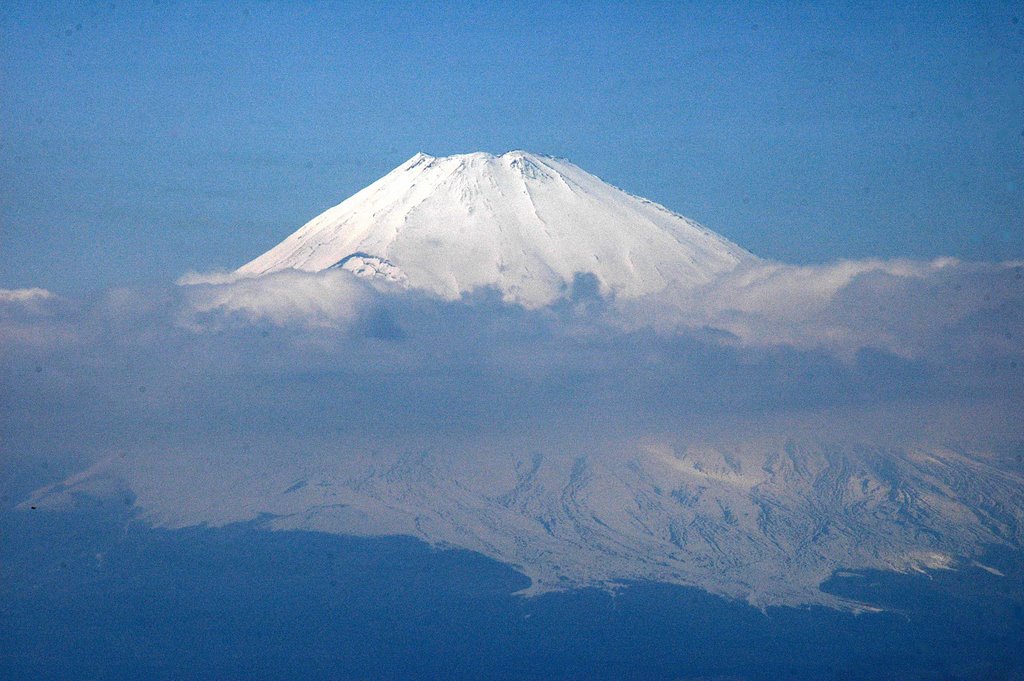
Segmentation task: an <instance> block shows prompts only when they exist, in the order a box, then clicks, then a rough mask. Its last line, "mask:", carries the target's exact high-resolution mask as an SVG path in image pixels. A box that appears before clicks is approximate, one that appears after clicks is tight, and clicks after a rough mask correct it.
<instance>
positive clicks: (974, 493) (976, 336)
mask: <svg viewBox="0 0 1024 681" xmlns="http://www.w3.org/2000/svg"><path fill="white" fill-rule="evenodd" d="M598 290H600V287H599V286H597V285H595V282H593V281H589V280H588V279H587V278H586V277H581V278H579V279H578V280H577V282H576V285H575V286H574V287H572V289H571V290H569V291H567V295H566V299H565V300H563V301H559V302H556V303H555V304H554V305H552V306H550V307H548V308H544V309H539V310H526V309H523V308H521V307H517V306H514V305H508V304H505V303H503V302H502V301H501V296H500V295H499V294H498V293H497V292H494V291H479V292H476V293H474V294H472V295H470V296H467V297H466V298H465V299H463V300H462V301H445V300H439V299H436V298H432V297H430V296H428V295H425V294H422V293H417V292H414V291H406V290H402V289H400V288H395V287H393V286H392V285H389V284H387V283H380V284H378V283H373V282H367V281H365V280H361V279H359V278H357V277H355V276H353V275H352V274H351V273H349V272H346V271H328V272H322V273H303V272H295V271H289V272H281V273H278V274H274V275H270V276H265V277H260V278H242V277H237V276H235V275H215V276H199V275H191V276H189V277H187V278H184V279H183V280H182V281H181V285H180V286H175V287H172V288H168V289H166V290H155V291H154V290H149V291H146V290H132V289H122V290H117V291H110V292H107V293H106V294H104V295H103V296H101V297H100V298H98V299H95V300H90V301H68V300H63V299H59V298H56V297H48V296H41V295H38V294H35V295H27V294H25V295H19V296H14V295H11V296H8V297H6V298H5V297H0V357H2V359H0V372H2V373H0V394H2V397H0V400H2V402H0V407H2V409H3V413H4V414H5V422H4V426H5V437H4V440H3V445H2V447H3V450H2V453H3V459H4V460H3V462H2V463H3V465H4V467H5V470H8V471H10V472H11V473H10V479H9V481H8V482H6V483H5V485H7V489H10V490H11V492H10V496H12V497H16V498H12V499H10V500H9V502H10V503H13V501H16V500H20V499H23V498H24V497H25V494H24V492H26V491H27V490H26V489H25V487H26V486H29V485H31V486H38V485H39V484H42V483H44V482H54V481H55V480H58V479H61V478H63V477H65V476H66V475H70V474H72V473H76V472H77V471H79V470H81V469H82V468H86V467H88V466H89V465H92V464H96V463H97V462H100V461H102V462H105V463H103V464H102V465H101V466H100V467H98V468H94V469H92V472H91V473H89V474H87V475H84V476H79V477H77V478H74V479H69V480H66V481H65V482H64V483H63V484H62V485H58V486H57V487H51V488H48V489H45V490H43V491H42V492H40V493H39V494H37V495H36V496H35V497H34V500H35V503H39V504H45V503H53V504H60V503H72V502H73V500H74V499H75V495H76V494H78V493H83V492H92V493H104V494H122V493H123V494H125V495H130V498H131V499H132V500H133V503H134V505H135V506H136V507H137V508H138V510H139V513H140V514H141V516H142V517H145V518H148V519H150V520H151V521H152V522H158V523H164V524H168V525H172V526H180V525H183V524H190V523H196V522H210V523H214V524H217V523H223V522H230V521H235V520H246V519H252V518H256V517H259V515H260V514H261V513H273V514H275V515H276V519H275V520H274V521H273V523H272V526H273V527H278V528H288V527H308V528H312V529H322V530H325V531H336V532H356V533H371V534H372V533H408V534H413V535H416V536H420V537H422V538H423V539H425V540H427V541H432V542H443V543H448V544H454V545H457V546H464V547H466V548H470V549H473V550H477V551H481V552H482V553H485V554H487V555H491V556H493V557H495V558H498V559H500V560H504V561H508V562H510V563H514V564H517V565H520V566H521V567H522V569H523V570H524V571H526V572H527V574H529V575H530V576H532V577H533V578H534V579H535V584H536V586H537V587H538V588H562V587H566V586H573V585H580V584H608V583H610V582H614V581H616V580H622V579H627V580H628V579H659V580H665V581H675V582H679V583H686V584H696V585H698V586H702V587H704V588H707V589H709V590H712V591H715V592H717V593H723V594H728V595H732V596H737V597H743V598H748V599H750V600H752V601H755V602H759V603H781V602H786V603H795V602H829V601H828V599H827V598H826V597H824V596H823V595H821V594H820V593H818V592H817V591H816V587H817V584H818V583H819V582H820V581H821V580H822V579H824V578H825V577H827V576H828V574H829V573H830V571H831V570H833V569H836V568H839V567H844V566H845V567H878V568H883V569H900V570H909V569H916V568H918V567H920V566H921V565H924V564H925V563H926V562H927V561H925V562H922V559H920V556H932V557H934V556H940V557H942V562H947V561H954V562H955V559H956V557H965V558H970V557H971V556H974V555H976V554H977V553H978V552H980V551H981V550H982V549H983V548H984V546H986V545H987V544H992V543H999V544H1004V545H1007V546H1011V547H1014V548H1018V549H1019V548H1020V545H1021V542H1022V537H1021V536H1020V531H1019V529H1015V528H1021V527H1024V511H1022V506H1024V502H1022V499H1021V497H1020V494H1019V490H1020V489H1021V486H1022V485H1024V476H1022V475H1021V464H1020V463H1019V461H1018V457H1019V456H1020V454H1021V452H1022V451H1024V450H1022V449H1021V445H1020V443H1021V441H1022V440H1024V432H1022V426H1021V423H1020V419H1019V412H1020V408H1021V405H1022V398H1024V388H1022V386H1024V380H1022V379H1024V281H1022V266H1021V264H1020V263H1005V264H971V263H961V262H958V261H954V260H941V261H935V262H927V263H921V262H909V261H895V262H885V261H863V262H844V263H837V264H833V265H823V266H814V267H795V266H788V265H781V264H775V263H761V264H759V265H757V266H756V267H751V268H748V269H745V270H743V271H739V272H735V273H733V274H731V275H729V276H727V277H725V278H723V279H721V280H719V281H718V282H717V283H716V284H715V285H713V286H709V287H706V288H704V289H701V290H699V291H696V292H690V293H686V294H683V293H680V292H676V291H671V290H665V291H662V292H660V293H658V294H654V295H650V296H645V297H641V298H633V299H621V298H620V299H611V300H608V299H602V298H600V297H599V296H597V294H596V291H598ZM28 303H31V304H28ZM44 463H45V464H46V465H47V468H45V469H43V470H45V472H40V470H41V468H40V467H41V465H42V464H44ZM19 481H20V482H19ZM300 483H301V484H300ZM19 485H20V487H19ZM296 485H298V487H296ZM524 538H525V539H524ZM933 562H934V561H933Z"/></svg>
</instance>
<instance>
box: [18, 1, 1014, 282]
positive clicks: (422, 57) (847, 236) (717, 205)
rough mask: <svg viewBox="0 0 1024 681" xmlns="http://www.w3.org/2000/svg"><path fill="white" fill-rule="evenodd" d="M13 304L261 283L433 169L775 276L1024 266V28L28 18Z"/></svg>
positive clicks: (207, 9) (384, 18)
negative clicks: (490, 161) (30, 293)
mask: <svg viewBox="0 0 1024 681" xmlns="http://www.w3.org/2000/svg"><path fill="white" fill-rule="evenodd" d="M0 32H2V33H0V35H2V39H0V77H2V85H0V97H2V100H0V101H2V106H0V126H2V127H0V144H2V146H0V287H8V288H11V287H23V286H44V287H48V288H51V289H54V290H56V291H58V292H73V291H83V290H84V291H88V290H96V289H99V288H103V287H107V286H113V285H122V284H126V283H137V282H167V281H170V280H173V279H174V278H176V277H177V276H178V275H180V274H182V273H183V272H185V271H187V270H208V269H212V268H233V267H236V266H238V265H240V264H242V263H243V262H245V261H247V260H248V259H250V258H252V257H254V256H255V255H257V254H259V253H261V252H262V251H264V250H266V249H267V248H269V247H270V246H272V245H274V244H275V243H277V241H279V240H280V239H281V238H283V237H284V236H286V235H287V234H288V233H290V232H291V231H293V230H294V229H296V228H297V227H298V226H300V225H301V224H302V223H303V222H305V221H306V220H307V219H309V218H310V217H312V216H314V215H315V214H317V213H318V212H320V211H321V210H323V209H325V208H327V207H329V206H331V205H333V204H335V203H337V202H338V201H340V200H341V199H343V198H345V197H346V196H348V195H349V194H351V193H353V192H354V191H356V190H358V189H359V188H361V187H362V186H365V185H366V184H368V183H370V182H371V181H373V180H375V179H376V178H377V177H379V176H380V175H382V174H384V173H385V172H387V171H388V170H390V169H391V168H392V167H394V166H396V165H398V164H399V163H400V162H402V161H403V160H405V159H406V158H408V157H409V156H412V155H413V154H414V153H415V152H417V151H425V152H427V153H431V154H434V155H442V154H450V153H459V152H466V151H474V150H485V151H492V152H496V153H497V152H502V151H506V150H508V149H513V148H525V149H529V150H531V151H537V152H541V153H549V154H554V155H558V156H564V157H567V158H569V159H571V160H572V161H574V162H575V163H576V164H578V165H580V166H581V167H583V168H584V169H586V170H589V171H591V172H593V173H595V174H597V175H599V176H601V177H602V178H604V179H606V180H608V181H610V182H612V183H614V184H616V185H618V186H621V187H623V188H624V189H627V190H629V191H631V192H633V193H637V194H640V195H644V196H647V197H650V198H652V199H654V200H656V201H659V202H661V203H664V204H665V205H667V206H668V207H670V208H672V209H674V210H677V211H679V212H681V213H683V214H684V215H687V216H690V217H693V218H695V219H697V220H700V221H701V222H703V223H705V224H706V225H708V226H709V227H711V228H712V229H714V230H716V231H718V232H720V233H722V234H724V235H726V236H728V237H729V238H731V239H733V240H735V241H737V242H739V243H741V244H742V245H744V246H746V247H747V248H749V249H750V250H752V251H754V252H755V253H758V254H759V255H762V256H766V257H771V258H779V259H784V260H787V261H790V262H796V263H810V262H826V261H831V260H834V259H836V258H843V257H850V258H862V257H867V256H882V257H912V258H930V257H934V256H939V255H954V256H958V257H962V258H966V259H980V260H992V259H1009V258H1020V257H1022V256H1024V227H1022V225H1024V53H1022V50H1024V8H1022V7H1021V6H1020V5H1019V4H982V3H972V4H970V5H959V6H952V7H941V8H940V7H935V6H932V5H930V4H915V5H912V6H907V7H904V8H902V9H892V8H890V7H887V6H886V5H883V4H878V5H874V6H865V5H864V3H856V4H849V5H842V4H837V5H829V6H828V7H817V6H809V5H802V4H785V3H771V4H766V5H744V4H730V5H729V6H727V7H719V6H718V3H707V4H701V3H697V4H686V5H681V6H679V5H676V4H644V5H630V6H623V5H602V4H588V5H587V7H586V8H583V9H581V8H579V7H577V6H576V3H568V4H553V3H537V4H532V3H515V4H513V5H510V6H507V7H505V8H495V7H492V6H491V5H490V4H486V3H485V4H478V5H474V4H461V5H459V6H458V7H455V8H452V7H445V8H443V9H442V8H439V6H437V5H433V4H421V5H417V4H411V3H409V4H407V3H402V4H395V5H390V6H384V7H365V6H363V5H362V4H354V3H352V4H331V5H324V4H298V3H281V4H265V3H260V4H251V5H239V6H235V5H234V4H226V3H225V4H216V3H202V4H178V3H145V4H144V3H120V2H118V3H98V4H95V5H87V4H85V3H73V4H67V5H57V4H47V3H20V4H19V3H4V6H3V8H0Z"/></svg>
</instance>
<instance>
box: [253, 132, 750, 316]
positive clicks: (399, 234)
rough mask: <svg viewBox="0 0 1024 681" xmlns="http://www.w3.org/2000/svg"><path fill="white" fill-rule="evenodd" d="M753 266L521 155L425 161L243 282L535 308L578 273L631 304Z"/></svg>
mask: <svg viewBox="0 0 1024 681" xmlns="http://www.w3.org/2000/svg"><path fill="white" fill-rule="evenodd" d="M754 259H755V258H754V256H753V255H751V254H750V253H748V252H746V251H744V250H743V249H742V248H740V247H739V246H737V245H736V244H733V243H731V242H729V241H728V240H726V239H724V238H722V237H721V236H719V235H717V234H714V233H713V232H711V231H710V230H708V229H706V228H704V227H702V226H701V225H699V224H697V223H695V222H693V221H691V220H688V219H686V218H684V217H681V216H679V215H676V214H675V213H672V212H671V211H669V210H667V209H665V208H664V207H662V206H659V205H658V204H656V203H652V202H650V201H647V200H645V199H641V198H638V197H635V196H632V195H630V194H627V193H625V192H623V191H622V190H620V189H617V188H615V187H613V186H611V185H609V184H607V183H605V182H602V181H601V180H600V179H598V178H597V177H594V176H593V175H590V174H589V173H587V172H585V171H583V170H581V169H580V168H578V167H576V166H575V165H573V164H571V163H569V162H568V161H564V160H561V159H555V158H551V157H548V156H540V155H536V154H530V153H527V152H524V151H511V152H508V153H506V154H503V155H501V156H493V155H491V154H486V153H474V154H464V155H458V156H448V157H444V158H434V157H431V156H427V155H425V154H416V155H415V156H413V157H412V158H411V159H409V160H408V161H406V162H405V163H403V164H402V165H400V166H399V167H398V168H396V169H395V170H393V171H392V172H390V173H388V174H387V175H385V176H384V177H383V178H381V179H380V180H378V181H376V182H374V183H373V184H371V185H370V186H369V187H367V188H365V189H363V190H362V191H360V192H358V193H356V194H355V195H353V196H351V197H350V198H348V199H346V200H345V201H343V202H342V203H340V204H339V205H337V206H335V207H334V208H331V209H330V210H327V211H325V212H324V213H322V214H321V215H319V216H317V217H315V218H313V219H312V220H311V221H309V222H308V223H307V224H306V225H304V226H303V227H302V228H301V229H299V230H298V231H297V232H295V233H294V234H292V235H291V236H289V237H288V238H287V239H285V240H284V241H283V242H281V243H280V244H278V245H277V246H275V247H274V248H272V249H271V250H269V251H267V252H266V253H264V254H263V255H261V256H260V257H258V258H256V259H255V260H253V261H252V262H250V263H248V264H246V265H244V266H243V267H241V268H239V270H238V273H239V274H244V275H260V274H264V273H267V272H274V271H278V270H282V269H287V268H293V269H298V270H307V271H320V270H324V269H327V268H330V267H343V268H345V269H350V270H352V271H354V272H356V273H357V274H362V275H369V276H384V277H385V278H387V279H390V280H393V281H400V282H402V283H404V284H405V285H407V286H409V287H412V288H418V289H425V290H427V291H430V292H432V293H435V294H438V295H441V296H444V297H446V298H450V299H453V298H458V297H460V296H461V295H462V294H464V293H467V292H469V291H472V290H474V289H476V288H480V287H486V286H491V287H495V288H497V289H498V290H499V291H501V293H502V295H503V296H504V298H505V299H506V300H508V301H515V302H518V303H521V304H523V305H526V306H528V307H536V306H541V305H544V304H546V303H549V302H551V301H552V300H553V299H555V298H557V297H559V296H561V295H564V293H565V291H566V289H567V288H568V286H569V285H571V283H572V281H573V279H574V276H575V275H576V274H577V273H591V274H593V275H595V276H596V278H597V280H598V282H599V283H600V285H601V288H602V290H603V292H605V293H607V292H614V294H615V295H616V296H619V297H626V298H631V297H635V296H639V295H643V294H647V293H653V292H655V291H659V290H661V289H663V288H664V287H665V286H666V285H668V284H669V283H672V284H675V285H677V286H682V287H686V286H698V285H701V284H705V283H707V282H708V281H710V280H711V279H713V278H714V277H715V276H716V275H719V274H722V273H725V272H729V271H731V270H733V269H734V268H735V267H736V266H737V265H738V264H740V263H741V262H744V261H747V260H754Z"/></svg>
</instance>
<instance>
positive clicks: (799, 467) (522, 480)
mask: <svg viewBox="0 0 1024 681" xmlns="http://www.w3.org/2000/svg"><path fill="white" fill-rule="evenodd" d="M536 445H537V443H533V444H530V445H527V444H525V443H507V442H506V443H499V444H497V445H495V444H494V443H488V442H487V441H485V440H480V441H470V442H457V441H450V442H448V443H447V445H446V446H445V447H444V449H443V450H436V449H426V450H423V449H418V448H417V449H414V450H408V449H402V448H396V449H393V450H391V451H387V450H385V449H380V450H377V448H376V447H375V446H374V447H371V446H370V445H368V444H366V443H362V442H359V443H354V444H353V445H345V444H344V443H338V442H330V443H314V442H303V443H302V444H301V446H294V445H293V446H291V447H287V448H286V451H282V452H280V453H279V454H277V455H267V454H266V453H263V454H254V453H249V452H242V451H239V452H234V453H232V454H231V455H223V454H221V455H218V456H214V457H209V458H207V457H196V456H190V455H188V454H183V453H181V452H176V451H171V452H167V451H152V452H137V453H134V454H133V455H131V456H127V457H124V456H118V455H115V456H112V457H111V458H110V459H108V460H106V461H103V462H101V463H100V464H98V465H96V466H94V467H93V468H91V469H90V470H88V471H85V472H83V473H81V474H79V475H76V476H73V477H71V478H69V479H68V480H66V481H64V482H63V483H61V484H58V485H53V486H51V487H47V488H44V489H41V490H39V491H37V492H36V493H35V494H34V495H33V496H32V497H31V499H29V500H27V501H26V502H25V503H23V504H22V508H29V507H32V508H35V507H50V508H72V507H74V506H75V504H76V500H77V499H78V498H79V496H80V495H87V496H95V497H99V498H104V497H109V496H114V497H115V498H119V497H123V498H130V499H131V500H132V501H133V503H134V505H135V506H136V508H138V509H139V511H140V515H141V517H142V518H144V519H145V520H147V521H149V522H151V523H154V524H156V525H161V526H166V527H187V526H192V525H200V524H210V525H224V524H227V523H232V522H242V521H256V520H260V519H262V520H260V522H262V523H263V524H264V526H265V527H268V528H273V529H301V530H314V531H321V532H330V533H337V534H343V535H344V534H354V535H412V536H415V537H419V538H421V539H423V540H425V541H427V542H431V543H434V544H438V545H442V546H454V547H459V548H464V549H469V550H472V551H477V552H479V553H482V554H484V555H487V556H490V557H492V558H495V559H497V560H499V561H502V562H505V563H509V564H511V565H515V566H517V567H518V569H519V570H521V571H522V572H523V573H525V574H526V575H528V576H530V577H531V578H532V579H533V586H532V588H531V590H532V591H534V592H543V591H548V590H553V589H554V590H558V589H568V588H574V587H582V586H595V585H596V586H601V585H603V586H609V585H614V584H617V583H622V582H629V581H634V580H639V581H646V580H652V581H659V582H669V583H676V584H687V585H694V586H698V587H700V588H703V589H706V590H708V591H710V592H713V593H718V594H723V595H726V596H730V597H734V598H742V599H746V600H748V601H750V602H752V603H756V604H758V605H772V604H776V605H777V604H801V603H820V604H825V605H830V606H834V607H840V608H851V607H853V608H856V607H857V606H856V604H853V603H844V602H842V601H840V600H838V599H836V598H835V597H833V596H830V595H829V594H827V593H824V592H822V591H821V590H820V589H819V584H820V583H821V582H822V581H824V580H825V579H827V578H828V577H829V576H830V575H831V574H832V573H833V572H834V571H836V570H839V569H849V568H855V569H865V568H868V569H880V570H895V571H903V572H906V571H920V570H925V569H929V568H930V569H935V568H946V567H955V566H957V565H960V564H967V565H970V564H971V562H972V560H973V558H972V557H973V556H977V555H979V554H981V553H983V551H984V549H985V547H987V546H990V545H1001V546H1004V547H1012V548H1015V549H1017V548H1019V547H1020V546H1021V545H1022V544H1024V536H1022V535H1024V530H1022V529H1021V528H1024V500H1022V499H1021V496H1020V492H1019V490H1020V489H1021V484H1022V479H1021V476H1020V475H1019V474H1016V473H1013V472H1012V471H1009V470H1007V469H1006V468H1005V467H1002V466H999V465H996V464H997V462H996V461H995V460H994V459H993V458H992V457H991V456H989V455H986V454H984V453H979V452H966V451H958V450H955V449H950V448H941V447H929V448H912V449H903V450H894V449H887V450H883V449H873V448H865V447H852V448H851V447H838V448H837V447H825V448H804V447H798V446H795V445H792V444H786V445H783V446H779V445H768V446H764V445H761V444H757V443H751V444H749V445H741V446H738V447H730V448H729V449H718V448H716V447H689V446H680V445H678V444H673V443H670V442H668V441H659V440H656V439H646V440H642V441H639V442H636V441H634V442H618V443H613V444H612V445H611V446H608V447H602V446H595V443H593V442H588V443H586V444H582V445H581V444H575V445H574V443H573V442H572V439H571V438H569V439H568V440H566V441H565V442H558V443H556V444H553V445H551V446H549V447H541V448H538V447H537V446H536ZM297 449H301V450H303V451H309V450H320V449H323V450H324V451H323V454H322V455H316V456H308V455H302V456H296V455H295V453H294V450H297ZM527 449H533V450H534V453H533V454H532V455H525V456H524V455H522V454H521V452H523V451H526V450H527ZM371 450H375V451H371ZM581 450H585V452H586V453H583V452H582V451H581ZM517 451H518V452H520V453H517Z"/></svg>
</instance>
